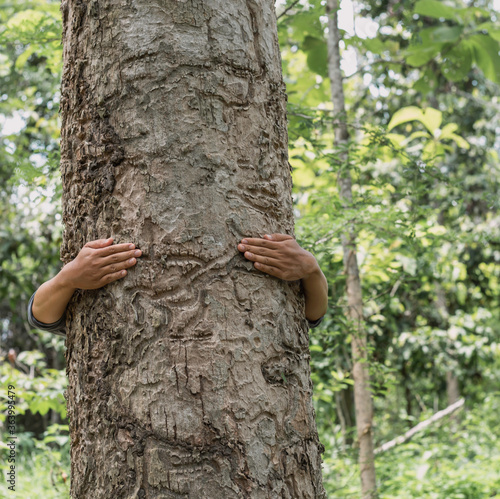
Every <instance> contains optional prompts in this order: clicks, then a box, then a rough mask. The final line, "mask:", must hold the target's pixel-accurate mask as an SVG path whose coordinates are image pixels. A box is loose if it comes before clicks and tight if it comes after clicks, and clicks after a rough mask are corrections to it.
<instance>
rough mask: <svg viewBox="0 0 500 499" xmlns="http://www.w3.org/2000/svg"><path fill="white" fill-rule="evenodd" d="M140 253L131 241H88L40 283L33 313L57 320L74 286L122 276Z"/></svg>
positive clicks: (98, 284) (96, 285) (102, 282)
mask: <svg viewBox="0 0 500 499" xmlns="http://www.w3.org/2000/svg"><path fill="white" fill-rule="evenodd" d="M140 255H141V250H136V249H135V245H134V244H130V243H126V244H115V245H113V239H112V238H110V239H99V240H97V241H90V242H88V243H87V244H86V245H85V246H84V247H83V248H82V249H81V251H80V253H78V256H77V257H76V258H75V259H74V260H73V261H71V262H69V263H68V264H67V265H65V266H64V267H63V268H62V269H61V271H60V272H59V273H58V274H57V275H56V276H55V277H53V278H52V279H50V280H49V281H47V282H44V283H43V284H42V285H41V286H40V287H39V288H38V290H37V291H36V294H35V297H34V300H33V309H32V310H33V316H34V317H35V319H37V320H38V321H40V322H43V323H45V324H51V323H54V322H57V321H58V320H59V319H60V318H61V317H62V315H63V314H64V311H65V310H66V306H67V305H68V303H69V301H70V300H71V297H72V296H73V293H74V292H75V290H77V289H98V288H102V287H103V286H105V285H106V284H109V283H110V282H113V281H116V280H118V279H121V278H122V277H125V276H126V275H127V271H126V270H125V269H127V268H129V267H132V266H134V265H135V264H136V262H137V260H136V258H135V257H138V256H140Z"/></svg>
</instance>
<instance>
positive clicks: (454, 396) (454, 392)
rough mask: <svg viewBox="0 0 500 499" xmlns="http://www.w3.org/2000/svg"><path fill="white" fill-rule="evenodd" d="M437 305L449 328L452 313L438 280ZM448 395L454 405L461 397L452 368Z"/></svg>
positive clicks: (447, 379)
mask: <svg viewBox="0 0 500 499" xmlns="http://www.w3.org/2000/svg"><path fill="white" fill-rule="evenodd" d="M435 287H436V305H437V309H438V311H439V314H440V315H441V320H442V324H443V327H444V328H446V329H448V328H449V327H450V323H449V317H450V314H449V312H448V306H447V304H446V293H445V291H444V289H443V286H441V284H440V283H439V282H436V284H435ZM446 396H447V399H448V405H449V406H450V405H453V404H454V403H455V402H456V401H457V400H459V399H460V387H459V384H458V378H457V376H456V374H455V372H454V371H453V370H452V369H450V370H449V371H448V372H447V373H446ZM456 418H457V415H456V414H454V415H453V416H452V418H451V419H452V420H456Z"/></svg>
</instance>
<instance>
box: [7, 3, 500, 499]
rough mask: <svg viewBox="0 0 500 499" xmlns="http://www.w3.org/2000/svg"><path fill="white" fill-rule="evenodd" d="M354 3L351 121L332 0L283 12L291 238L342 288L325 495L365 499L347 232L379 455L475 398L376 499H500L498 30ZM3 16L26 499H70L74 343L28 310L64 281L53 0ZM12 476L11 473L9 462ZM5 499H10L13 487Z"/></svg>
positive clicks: (403, 457) (382, 477) (11, 369)
mask: <svg viewBox="0 0 500 499" xmlns="http://www.w3.org/2000/svg"><path fill="white" fill-rule="evenodd" d="M353 4H354V11H355V18H356V19H357V22H356V25H355V26H356V32H354V31H353V30H351V29H346V31H344V32H343V41H342V46H341V50H342V51H344V53H347V54H349V56H348V57H346V58H345V59H346V60H349V61H351V62H352V61H353V60H354V59H356V65H355V66H352V67H349V65H346V70H347V71H349V72H348V73H347V76H346V77H345V79H344V91H345V95H346V105H347V116H339V115H337V114H336V113H335V110H334V109H333V105H332V104H331V95H330V85H329V80H328V79H327V46H326V36H325V27H326V22H327V18H326V12H325V6H324V5H323V2H321V1H320V0H304V1H301V2H295V1H292V0H287V3H286V4H285V3H278V4H277V12H278V15H279V18H278V32H279V37H280V44H281V48H282V59H283V72H284V79H285V82H286V84H287V89H288V95H289V108H288V118H289V138H290V148H289V150H290V158H289V159H290V163H291V165H292V167H293V179H294V200H295V205H296V214H297V231H296V232H297V238H298V239H299V242H300V243H301V244H302V245H303V246H304V247H306V248H307V249H310V250H312V251H313V252H314V253H315V255H316V256H317V258H318V260H319V261H320V264H321V267H322V269H323V271H324V273H325V275H326V276H327V279H328V281H329V287H330V307H329V311H328V314H327V316H326V318H325V320H324V322H323V324H322V325H321V326H320V327H319V328H316V329H314V330H311V332H310V338H311V340H310V344H311V356H312V361H311V367H312V377H313V381H314V390H315V391H314V402H315V407H316V415H317V423H318V429H319V431H320V439H321V441H322V443H323V444H324V445H325V453H324V455H323V459H324V481H325V487H326V489H327V491H328V494H329V497H330V498H350V497H352V498H356V497H359V496H360V492H359V490H360V487H359V469H358V464H357V447H356V435H355V427H354V406H353V391H352V385H353V380H352V377H351V375H350V368H351V360H350V347H349V345H350V334H351V325H350V323H349V320H348V319H347V315H346V298H345V274H344V272H343V261H342V248H341V244H340V235H341V232H342V229H343V227H344V226H345V225H346V224H348V223H353V224H354V225H355V227H356V230H357V232H358V241H357V242H358V258H359V262H360V271H361V278H362V284H363V293H364V296H363V298H364V318H365V321H366V327H367V330H368V334H369V344H370V355H369V357H370V373H371V381H372V392H373V395H374V403H375V412H374V420H373V428H374V438H375V446H376V447H379V446H380V445H382V444H383V443H384V442H387V441H390V440H392V439H394V438H396V437H397V436H400V435H403V434H404V433H405V432H406V431H408V430H409V429H410V428H411V427H413V426H415V425H416V424H418V423H419V422H420V421H424V420H427V419H428V418H430V417H431V416H432V415H433V414H434V413H436V412H437V411H439V410H442V409H444V408H445V407H447V406H448V405H449V403H450V402H451V401H453V398H456V397H457V396H458V397H464V398H465V405H464V408H463V409H461V410H459V411H458V412H455V413H454V414H453V415H452V416H448V417H446V418H443V419H441V420H439V421H438V422H435V423H433V424H432V425H430V426H429V427H428V428H427V429H425V430H423V431H422V432H419V433H417V434H416V435H415V436H414V437H413V438H412V439H411V440H409V441H408V442H406V443H402V444H399V445H396V446H395V447H394V448H392V449H390V450H388V451H385V452H381V453H379V454H377V457H376V472H377V482H378V486H379V496H380V497H381V498H384V499H385V498H387V499H389V498H391V499H392V498H423V497H425V498H440V499H441V498H442V499H449V498H453V499H455V498H456V499H458V498H467V499H476V498H478V499H479V498H484V497H497V496H500V471H499V470H500V442H499V438H500V422H499V418H498V416H497V415H498V414H499V412H500V396H499V395H500V393H499V390H498V380H499V379H500V326H499V324H500V307H499V303H500V302H499V298H500V216H499V201H498V192H499V187H500V185H499V184H500V169H499V152H500V142H499V138H498V130H499V129H500V128H499V127H500V118H499V117H500V98H499V95H500V93H499V85H500V56H499V49H500V23H499V19H498V17H499V15H500V14H499V13H498V12H495V10H494V9H493V7H494V2H493V1H489V0H477V1H475V2H473V3H472V4H471V2H467V3H465V2H463V1H462V0H447V1H436V0H419V1H414V0H402V1H400V2H392V1H386V0H367V1H364V2H354V3H353ZM0 6H1V9H0V125H1V124H3V123H5V120H10V121H8V122H7V123H8V126H7V127H6V130H7V132H4V134H3V135H0V179H1V185H2V188H1V189H0V259H1V262H2V266H1V272H0V313H1V315H0V317H1V322H0V324H1V330H0V335H1V352H0V356H1V357H2V358H5V362H4V363H3V364H2V366H1V367H0V378H1V380H2V386H3V387H5V386H6V385H8V384H9V383H11V384H13V385H14V386H16V389H17V394H18V396H19V404H18V406H17V410H18V414H19V416H18V418H17V422H18V435H19V437H20V442H19V446H18V451H19V456H20V459H21V462H20V463H18V464H19V468H18V477H19V478H18V484H19V486H18V490H19V492H18V496H14V495H12V497H23V498H24V497H35V496H40V497H44V498H45V497H47V498H51V497H54V498H55V497H68V491H69V474H70V473H69V443H68V437H67V426H66V425H65V423H66V422H67V421H66V419H64V418H65V416H66V415H65V406H64V398H63V390H64V387H65V383H66V378H65V371H64V345H63V341H62V339H60V338H59V337H55V336H53V335H50V334H47V333H43V332H40V331H35V330H30V328H29V327H28V326H27V322H26V312H25V310H26V306H27V303H28V300H29V298H30V296H31V294H32V293H33V291H34V290H35V289H36V287H37V286H38V285H39V284H41V283H42V282H43V281H44V280H46V279H48V278H50V277H51V276H52V275H53V274H54V273H55V272H57V270H58V269H59V267H60V262H59V257H58V256H59V246H60V243H61V232H62V228H61V221H60V220H61V217H60V215H59V213H60V197H61V185H60V179H59V176H58V175H59V174H58V161H59V153H58V137H59V131H58V130H59V124H58V117H57V113H58V102H59V88H58V87H59V82H60V77H61V73H60V72H61V54H62V50H61V46H60V35H61V25H60V14H59V3H58V2H55V1H50V0H33V1H29V2H28V1H27V2H17V3H13V2H7V1H6V0H0ZM280 14H282V15H280ZM341 18H342V16H341ZM339 120H346V121H347V123H348V126H349V129H350V131H351V139H350V142H349V143H348V145H347V147H348V148H349V164H348V165H346V164H343V163H342V160H341V159H340V158H341V155H340V154H339V152H340V151H339V150H338V149H335V148H334V147H333V133H334V127H335V123H336V122H338V121H339ZM346 167H349V169H350V171H351V172H352V174H353V202H352V205H351V206H348V207H343V206H342V204H341V201H340V198H339V192H338V186H337V177H338V175H339V172H341V171H342V169H343V168H346ZM10 349H14V351H15V352H16V353H17V358H16V359H15V360H14V359H13V356H12V355H11V359H10V361H9V360H8V359H7V356H8V353H9V350H10ZM453 390H454V393H452V392H453ZM6 397H7V393H6V392H5V391H3V392H2V393H1V394H0V403H1V404H2V406H3V407H2V408H3V409H4V408H5V407H6V404H7V402H8V400H7V398H6ZM4 414H5V411H4V410H2V413H1V415H0V418H1V421H3V422H5V416H4ZM0 429H1V430H2V434H3V437H2V441H3V442H6V441H7V433H6V429H5V425H4V427H3V428H0ZM2 450H3V449H2ZM0 468H2V474H3V475H4V476H5V473H6V469H7V468H6V463H4V461H3V460H2V461H1V462H0ZM0 496H2V497H10V496H9V495H8V494H7V490H6V483H5V481H0Z"/></svg>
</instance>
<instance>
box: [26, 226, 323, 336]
mask: <svg viewBox="0 0 500 499" xmlns="http://www.w3.org/2000/svg"><path fill="white" fill-rule="evenodd" d="M238 250H239V251H240V252H241V253H243V256H244V257H245V258H246V259H247V260H250V261H252V262H254V267H255V268H256V269H257V270H260V271H262V272H265V273H266V274H269V275H272V276H274V277H277V278H278V279H283V280H285V281H296V280H299V279H300V280H301V281H302V285H303V289H304V295H305V316H306V319H307V321H308V323H309V327H316V326H318V325H319V324H320V323H321V321H322V320H323V317H324V315H325V313H326V309H327V305H328V284H327V281H326V278H325V276H324V274H323V272H322V271H321V269H320V267H319V265H318V262H317V261H316V258H314V256H313V254H312V253H310V252H309V251H306V250H305V249H303V248H301V247H300V246H299V244H298V243H297V241H295V239H294V238H293V237H291V236H288V235H285V234H271V235H267V234H266V235H265V236H264V237H263V238H246V239H242V240H241V243H240V244H238ZM141 255H142V252H141V250H140V249H138V248H136V247H135V245H134V244H133V243H124V244H113V238H109V239H98V240H96V241H90V242H88V243H87V244H85V246H84V247H83V248H82V249H81V251H80V252H79V253H78V256H77V257H76V258H75V259H74V260H72V261H71V262H69V263H68V264H67V265H65V266H64V267H63V268H62V269H61V271H60V272H59V273H58V274H57V275H56V276H55V277H53V278H52V279H50V280H49V281H47V282H44V283H43V284H42V285H41V286H40V287H39V288H38V289H37V290H36V291H35V292H34V293H33V295H32V296H31V298H30V301H29V303H28V322H29V324H30V325H31V326H32V327H34V328H37V329H41V330H43V331H50V332H52V333H55V334H59V335H61V336H66V330H65V326H66V307H67V305H68V303H69V301H70V300H71V297H72V296H73V293H74V292H75V291H76V290H77V289H99V288H102V287H103V286H106V285H107V284H110V283H111V282H114V281H117V280H118V279H122V278H123V277H125V276H126V275H127V269H128V268H131V267H133V266H134V265H135V264H136V263H137V258H139V257H140V256H141Z"/></svg>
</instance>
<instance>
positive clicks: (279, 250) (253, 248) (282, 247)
mask: <svg viewBox="0 0 500 499" xmlns="http://www.w3.org/2000/svg"><path fill="white" fill-rule="evenodd" d="M238 250H239V251H241V252H243V254H244V256H245V258H247V259H248V260H251V261H252V262H254V265H255V268H257V269H259V270H261V271H262V272H266V273H267V274H270V275H273V276H275V277H278V278H280V279H284V280H285V281H296V280H298V279H301V280H302V284H303V286H304V294H305V298H306V311H305V312H306V318H307V319H308V320H310V321H314V320H317V319H319V318H320V317H322V316H323V315H325V313H326V309H327V306H328V283H327V281H326V277H325V276H324V274H323V272H322V271H321V269H320V268H319V265H318V262H317V261H316V258H314V255H313V254H312V253H310V252H309V251H306V250H305V249H303V248H301V247H300V246H299V244H298V243H297V241H295V239H294V238H293V237H292V236H288V235H286V234H271V235H267V234H266V235H265V236H264V238H246V239H242V241H241V243H240V244H239V245H238Z"/></svg>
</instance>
